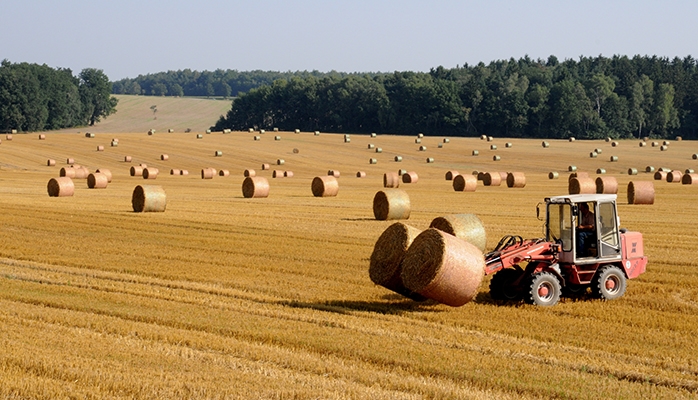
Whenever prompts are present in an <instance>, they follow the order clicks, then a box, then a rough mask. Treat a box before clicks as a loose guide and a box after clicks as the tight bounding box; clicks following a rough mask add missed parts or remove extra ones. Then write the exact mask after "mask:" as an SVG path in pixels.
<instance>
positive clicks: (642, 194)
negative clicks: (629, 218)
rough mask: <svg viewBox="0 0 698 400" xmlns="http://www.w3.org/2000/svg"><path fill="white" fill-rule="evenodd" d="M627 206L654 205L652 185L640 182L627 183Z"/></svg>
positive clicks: (648, 182)
mask: <svg viewBox="0 0 698 400" xmlns="http://www.w3.org/2000/svg"><path fill="white" fill-rule="evenodd" d="M628 204H654V183H653V182H652V181H640V182H633V181H630V183H628Z"/></svg>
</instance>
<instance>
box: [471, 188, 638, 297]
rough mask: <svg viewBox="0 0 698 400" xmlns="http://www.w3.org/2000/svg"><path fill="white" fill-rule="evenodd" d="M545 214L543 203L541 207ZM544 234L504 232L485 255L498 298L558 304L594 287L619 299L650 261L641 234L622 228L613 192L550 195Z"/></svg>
mask: <svg viewBox="0 0 698 400" xmlns="http://www.w3.org/2000/svg"><path fill="white" fill-rule="evenodd" d="M537 211H538V212H537V214H538V216H539V218H540V204H539V207H538V209H537ZM545 216H546V218H545V238H544V239H527V240H524V239H523V238H522V237H521V236H505V237H503V238H502V240H500V241H499V244H498V245H497V247H496V248H495V249H494V250H493V251H492V252H490V253H487V254H486V255H485V261H486V267H485V274H487V275H490V274H494V276H493V277H492V280H491V282H490V295H491V296H492V298H493V299H495V300H520V299H521V298H523V299H524V300H526V301H527V302H529V303H532V304H537V305H540V306H552V305H555V304H557V302H558V300H559V299H560V296H561V295H567V296H574V295H580V294H582V293H585V292H587V289H589V288H590V289H591V292H592V294H593V295H594V296H596V297H598V298H601V299H605V300H613V299H617V298H619V297H621V296H623V294H624V293H625V289H626V286H627V282H626V280H627V279H632V278H636V277H637V276H639V275H640V274H642V273H643V272H645V267H646V266H647V257H646V256H645V255H644V249H643V245H642V234H641V233H639V232H629V231H627V230H625V229H621V228H620V227H619V226H620V218H619V217H618V212H617V208H616V195H614V194H579V195H569V196H556V197H549V198H546V199H545Z"/></svg>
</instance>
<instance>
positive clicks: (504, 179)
mask: <svg viewBox="0 0 698 400" xmlns="http://www.w3.org/2000/svg"><path fill="white" fill-rule="evenodd" d="M507 176H509V173H508V172H504V171H499V178H500V179H501V180H502V182H503V183H507Z"/></svg>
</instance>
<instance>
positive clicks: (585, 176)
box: [567, 171, 589, 181]
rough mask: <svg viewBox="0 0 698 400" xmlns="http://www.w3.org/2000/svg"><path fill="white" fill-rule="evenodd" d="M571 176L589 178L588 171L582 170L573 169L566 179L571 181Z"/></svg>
mask: <svg viewBox="0 0 698 400" xmlns="http://www.w3.org/2000/svg"><path fill="white" fill-rule="evenodd" d="M572 178H589V173H588V172H583V171H575V172H572V173H571V174H570V176H569V177H567V180H568V181H571V180H572Z"/></svg>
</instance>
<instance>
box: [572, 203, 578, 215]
mask: <svg viewBox="0 0 698 400" xmlns="http://www.w3.org/2000/svg"><path fill="white" fill-rule="evenodd" d="M572 215H579V206H578V205H576V204H575V205H573V206H572Z"/></svg>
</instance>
